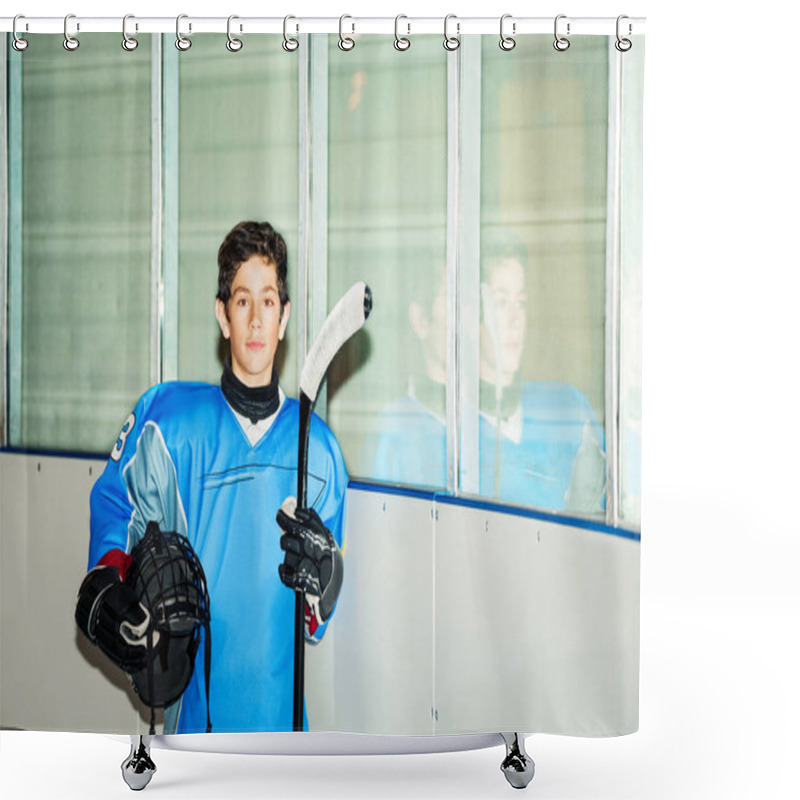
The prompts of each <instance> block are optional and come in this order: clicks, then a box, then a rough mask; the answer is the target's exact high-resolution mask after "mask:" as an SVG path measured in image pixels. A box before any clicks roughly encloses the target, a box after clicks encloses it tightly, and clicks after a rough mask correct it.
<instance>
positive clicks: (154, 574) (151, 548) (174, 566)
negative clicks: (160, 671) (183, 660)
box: [131, 525, 210, 636]
mask: <svg viewBox="0 0 800 800" xmlns="http://www.w3.org/2000/svg"><path fill="white" fill-rule="evenodd" d="M131 555H132V557H133V564H134V569H133V576H132V577H133V580H132V586H133V589H134V590H135V591H136V593H137V594H138V595H139V601H140V602H141V603H142V605H144V606H145V607H146V608H147V609H148V611H149V612H150V614H151V616H152V618H153V624H154V625H155V627H156V628H157V629H158V630H159V631H164V632H167V633H171V634H173V635H177V636H180V635H187V634H190V633H191V632H192V631H193V630H195V629H196V628H198V627H199V626H200V625H203V624H204V623H206V622H207V621H208V620H209V618H210V615H209V602H208V591H207V589H206V577H205V574H204V573H203V567H202V566H201V565H200V561H199V560H198V558H197V556H196V555H195V552H194V550H193V549H192V546H191V544H189V540H188V539H187V538H186V537H185V536H181V535H180V534H178V533H175V532H174V531H161V530H159V529H158V527H157V526H155V525H150V526H148V529H147V533H145V535H144V538H143V539H142V540H141V541H140V542H139V543H138V544H137V545H136V547H134V548H133V551H132V553H131Z"/></svg>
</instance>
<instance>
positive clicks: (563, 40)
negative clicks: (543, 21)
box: [553, 14, 569, 53]
mask: <svg viewBox="0 0 800 800" xmlns="http://www.w3.org/2000/svg"><path fill="white" fill-rule="evenodd" d="M566 18H567V15H566V14H559V15H558V16H557V17H556V22H555V27H554V29H553V30H554V34H555V37H556V38H555V41H554V42H553V47H555V49H556V50H558V51H559V52H561V53H563V52H564V50H568V49H569V39H567V37H566V36H559V35H558V21H559V20H560V19H566ZM567 36H569V22H568V23H567Z"/></svg>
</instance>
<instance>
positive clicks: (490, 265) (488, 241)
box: [481, 227, 528, 277]
mask: <svg viewBox="0 0 800 800" xmlns="http://www.w3.org/2000/svg"><path fill="white" fill-rule="evenodd" d="M506 259H511V260H514V261H519V263H520V264H521V265H522V267H523V269H525V270H526V271H527V269H528V248H527V247H525V245H524V243H523V241H522V239H520V237H519V236H518V235H517V233H516V232H515V231H513V230H511V229H510V228H504V227H487V228H484V229H483V230H482V231H481V276H482V277H484V276H488V274H489V273H491V271H492V270H493V269H494V268H495V267H496V266H497V264H499V263H500V262H501V261H504V260H506Z"/></svg>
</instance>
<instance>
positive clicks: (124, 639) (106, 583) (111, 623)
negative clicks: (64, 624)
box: [75, 566, 158, 672]
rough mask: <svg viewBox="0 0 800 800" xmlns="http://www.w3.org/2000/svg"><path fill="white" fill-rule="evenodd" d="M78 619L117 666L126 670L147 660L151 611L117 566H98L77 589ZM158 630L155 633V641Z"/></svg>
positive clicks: (82, 628) (90, 636)
mask: <svg viewBox="0 0 800 800" xmlns="http://www.w3.org/2000/svg"><path fill="white" fill-rule="evenodd" d="M75 622H77V623H78V627H79V628H80V629H81V631H82V632H83V633H84V634H85V635H86V637H87V638H88V639H89V641H90V642H91V643H92V644H96V645H97V646H98V647H99V648H100V649H101V650H102V651H103V652H104V653H105V654H106V655H107V656H108V657H109V658H110V659H111V660H112V661H113V662H114V663H115V664H116V665H117V666H118V667H122V669H124V670H126V671H127V672H133V671H135V670H139V669H142V668H143V667H144V666H145V664H146V663H147V629H148V628H149V627H150V613H149V612H148V611H147V609H146V608H145V607H144V606H143V605H142V604H141V603H140V602H139V598H138V597H137V596H136V594H135V593H134V592H133V590H132V589H131V588H130V587H129V586H127V585H126V584H124V583H123V582H122V581H121V580H120V577H119V572H118V571H117V568H116V567H110V566H109V567H95V568H94V569H93V570H91V571H90V572H89V573H88V574H87V576H86V577H85V578H84V579H83V583H82V584H81V588H80V589H79V590H78V605H77V607H76V608H75ZM157 638H158V632H157V631H156V632H154V634H153V643H154V644H155V642H156V640H157Z"/></svg>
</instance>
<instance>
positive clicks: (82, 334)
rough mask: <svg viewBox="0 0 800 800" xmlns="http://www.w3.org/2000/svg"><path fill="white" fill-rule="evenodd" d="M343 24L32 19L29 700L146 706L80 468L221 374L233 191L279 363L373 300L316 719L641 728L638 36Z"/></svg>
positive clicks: (16, 627) (18, 670) (7, 493)
mask: <svg viewBox="0 0 800 800" xmlns="http://www.w3.org/2000/svg"><path fill="white" fill-rule="evenodd" d="M343 30H344V34H342V33H341V32H340V33H339V34H336V33H327V34H325V33H303V32H300V33H297V34H296V38H297V40H298V43H299V46H298V47H297V48H296V49H295V50H292V49H291V48H289V49H286V48H284V47H283V46H282V45H283V44H284V42H285V41H286V37H285V36H282V35H280V34H258V35H255V34H254V35H250V36H248V35H242V36H241V38H242V41H243V46H242V47H241V49H240V50H238V51H232V50H231V49H229V48H227V47H226V43H227V42H228V41H229V39H230V37H226V35H225V34H222V33H194V34H193V35H192V36H191V39H190V40H191V47H189V48H188V49H185V50H180V49H178V48H176V46H175V36H174V35H172V34H163V35H159V34H148V35H143V34H142V35H139V36H138V46H136V48H135V49H131V50H128V49H125V48H122V47H120V35H119V34H111V33H91V34H83V35H81V36H80V46H79V47H78V48H77V49H74V50H72V51H71V52H69V51H67V50H66V49H65V48H64V47H63V46H62V45H63V43H64V38H63V37H60V36H58V35H52V34H34V33H32V34H28V35H27V40H28V42H29V44H28V46H27V48H26V49H24V50H18V49H16V48H15V47H14V46H13V37H12V36H11V35H10V34H9V36H8V37H7V40H6V42H5V44H4V51H5V52H4V58H3V60H2V63H3V64H4V70H5V80H3V81H2V85H3V86H5V87H6V90H5V103H4V106H3V108H4V112H3V113H4V115H5V122H6V124H5V125H3V126H2V130H3V131H6V133H5V134H3V135H4V137H5V140H4V142H3V144H4V147H3V148H2V151H3V167H4V170H5V183H6V192H5V195H4V197H3V207H2V211H3V215H4V218H5V221H6V225H5V226H4V229H5V243H4V244H5V246H4V248H3V252H4V271H3V274H4V278H5V280H4V282H3V284H2V291H3V295H4V296H3V297H2V300H3V303H2V307H3V309H4V316H3V337H4V344H5V345H6V346H5V347H4V348H2V350H3V355H2V359H3V362H2V368H3V369H2V374H3V383H4V386H3V388H4V392H3V400H2V404H3V405H2V412H3V413H2V416H3V432H2V437H3V438H2V445H3V446H2V451H0V477H1V478H2V481H1V482H0V501H1V507H0V523H1V526H0V529H1V531H2V533H1V534H0V547H1V548H2V550H1V551H0V552H1V553H2V558H1V559H0V569H1V570H2V576H1V577H2V580H1V581H0V593H1V594H2V596H1V597H0V600H1V601H2V602H1V603H0V608H1V609H2V634H1V636H2V647H0V714H1V715H2V718H1V719H0V724H1V725H2V726H4V727H11V728H21V729H38V730H78V731H103V732H118V733H135V732H146V731H147V728H148V724H149V710H148V709H147V708H146V707H145V706H144V705H143V704H142V703H141V702H140V700H139V698H138V697H137V695H136V693H135V692H134V691H133V689H132V687H131V686H130V684H129V681H128V680H127V678H126V676H125V673H123V672H122V671H121V670H119V669H118V668H117V667H115V666H114V665H113V664H111V663H110V662H109V661H108V660H107V659H105V658H104V656H103V655H102V653H100V651H99V650H98V649H97V648H94V647H92V645H91V644H90V643H89V642H88V641H86V640H85V638H84V637H82V636H81V635H80V634H79V633H78V632H77V629H76V626H75V622H74V618H73V614H74V603H75V593H76V591H77V589H78V587H79V585H80V584H81V581H82V579H83V576H84V575H85V573H86V571H87V568H88V567H90V566H92V565H91V564H89V563H88V562H87V551H88V542H89V492H90V491H91V488H92V486H93V485H94V483H95V481H96V480H97V478H98V476H99V475H100V474H101V472H102V471H103V469H104V467H105V464H106V461H107V458H108V453H109V452H111V451H112V448H114V447H115V444H116V443H118V437H119V436H120V428H121V426H122V425H123V423H125V421H126V419H127V418H128V415H129V414H130V412H131V409H132V408H133V407H134V405H135V404H136V401H137V398H138V397H139V396H140V395H142V394H143V393H144V392H145V391H146V390H147V389H148V387H150V386H152V385H155V384H157V383H164V382H167V381H174V380H178V381H202V382H208V383H212V384H218V383H219V379H220V374H221V371H222V359H223V357H224V354H225V343H224V341H223V340H222V339H221V337H220V334H219V327H218V325H217V321H216V320H215V318H214V296H215V293H216V290H217V286H216V277H217V274H216V269H217V266H216V254H217V250H218V248H219V245H220V242H221V241H222V239H223V237H224V236H225V234H226V232H227V231H228V230H230V229H231V228H232V227H233V226H234V225H235V224H236V223H237V222H239V221H241V220H269V221H270V222H271V223H272V224H273V225H274V226H275V228H276V229H277V230H279V231H280V232H281V233H282V234H283V236H284V238H285V240H286V243H287V249H288V288H289V295H290V298H291V304H292V306H291V307H292V313H291V316H290V319H289V323H288V329H287V332H286V337H285V341H284V342H283V343H282V344H281V349H280V350H279V352H278V356H277V358H278V361H277V371H278V374H279V376H280V384H281V386H282V388H283V391H284V392H285V393H286V395H287V396H290V397H293V396H295V395H296V393H297V384H298V376H299V374H300V369H301V367H302V364H303V360H304V357H305V354H306V352H307V351H308V349H309V347H310V345H311V343H312V342H313V340H314V337H315V335H316V333H317V332H318V331H319V330H320V328H321V327H322V324H323V322H324V321H325V318H326V316H327V315H328V313H329V312H330V310H331V308H332V307H333V305H334V304H335V303H336V301H337V300H338V298H339V297H340V296H341V295H342V294H343V293H344V292H345V290H346V289H347V288H348V287H349V286H350V285H351V284H352V283H353V282H354V281H356V280H364V281H366V282H367V283H368V284H369V285H370V287H371V289H372V293H373V298H374V307H373V311H372V314H371V315H370V318H369V321H368V323H367V325H366V326H365V328H364V329H363V330H362V331H361V332H359V333H358V334H357V335H356V336H354V337H353V338H352V339H351V340H350V341H349V342H348V343H347V344H346V345H345V346H344V348H343V349H342V351H341V352H340V353H339V354H338V355H337V357H336V358H335V360H334V361H333V363H332V365H331V368H330V370H329V372H328V375H327V381H326V383H325V384H324V386H323V390H322V392H321V395H320V397H319V398H318V399H317V403H316V408H315V410H316V412H317V414H318V415H319V416H320V417H321V418H322V419H324V420H325V421H326V422H327V424H328V426H329V427H330V429H331V431H332V432H333V434H334V436H335V437H336V439H337V441H338V443H339V445H340V447H341V450H342V453H343V456H344V461H345V463H346V466H347V472H348V475H349V484H348V488H347V492H346V495H345V499H344V504H345V538H344V547H343V550H344V565H345V573H344V574H345V577H344V582H343V585H342V591H341V594H340V596H339V600H338V604H337V608H336V611H335V614H334V615H333V617H332V619H331V622H330V624H329V625H328V630H327V631H326V632H325V636H324V637H323V638H322V641H321V642H320V643H319V644H318V645H317V646H315V647H308V646H307V647H306V678H305V701H306V710H307V715H308V729H309V730H316V731H340V732H353V733H372V734H395V735H403V736H406V735H438V734H461V733H481V732H488V731H493V732H496V731H525V732H539V731H541V732H552V733H562V734H572V735H586V736H610V735H618V734H624V733H630V732H632V731H634V730H636V728H637V726H638V670H639V550H640V521H641V510H640V447H641V349H640V344H641V277H642V253H641V213H642V208H641V156H642V141H641V124H642V119H641V116H642V77H643V59H644V37H643V36H641V35H634V36H631V37H630V42H631V46H630V48H629V49H625V47H619V44H620V40H619V38H618V37H617V36H615V35H614V28H613V20H612V24H611V27H610V29H609V30H607V31H605V32H604V35H570V36H569V38H568V39H562V42H563V41H567V42H568V47H564V46H563V44H562V45H560V46H554V44H556V45H558V41H559V40H558V37H556V39H555V40H554V37H553V35H552V34H550V35H546V34H526V35H517V36H516V37H515V38H514V39H506V40H505V45H504V46H500V47H499V46H498V44H499V43H500V42H502V41H503V40H502V39H500V37H498V35H497V34H496V33H495V34H488V33H485V34H464V33H462V32H461V31H460V29H457V28H456V27H455V23H454V25H453V26H452V27H451V29H450V30H449V33H448V35H449V37H450V39H449V45H448V46H445V47H443V46H442V45H443V37H442V36H441V35H439V36H436V35H428V34H426V35H418V36H414V35H413V33H412V35H410V36H408V40H409V41H410V43H411V44H410V46H408V47H404V46H403V45H402V44H401V43H400V41H399V40H398V38H397V36H393V35H391V34H363V33H358V32H356V33H352V31H351V30H350V29H349V28H347V26H346V25H345V27H344V29H343ZM514 30H516V29H514ZM556 30H558V29H556ZM400 31H401V32H402V33H404V34H405V30H404V29H403V28H402V26H401V27H400ZM290 32H291V28H290ZM564 33H565V34H566V31H564ZM508 35H509V36H510V35H511V29H510V28H509V32H508ZM403 38H405V37H403ZM351 41H352V42H353V44H352V46H351V45H350V44H349V42H351ZM444 41H445V43H447V41H448V40H447V39H445V40H444ZM511 42H513V45H512V44H511ZM396 44H398V45H399V46H395V45H396ZM123 430H124V429H123ZM276 511H277V508H273V509H265V513H269V514H271V515H272V516H273V517H274V514H275V512H276ZM276 531H277V528H276ZM277 535H279V534H277V533H276V536H277ZM287 591H288V590H287ZM210 599H211V608H212V620H213V613H214V612H213V609H214V597H213V591H212V592H211V597H210ZM246 616H247V615H246V614H243V624H246ZM250 635H251V636H252V637H253V639H254V640H257V639H258V638H259V636H260V634H259V632H258V631H256V630H254V631H252V632H251V633H250ZM212 641H213V637H212ZM200 653H202V648H201V650H200ZM200 661H201V657H200V656H198V661H197V663H198V665H199V664H200ZM196 669H199V666H198V667H196ZM212 713H213V712H212ZM158 726H159V728H158V729H159V731H161V730H166V728H164V727H163V726H164V721H163V719H162V718H161V716H159V718H158Z"/></svg>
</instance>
